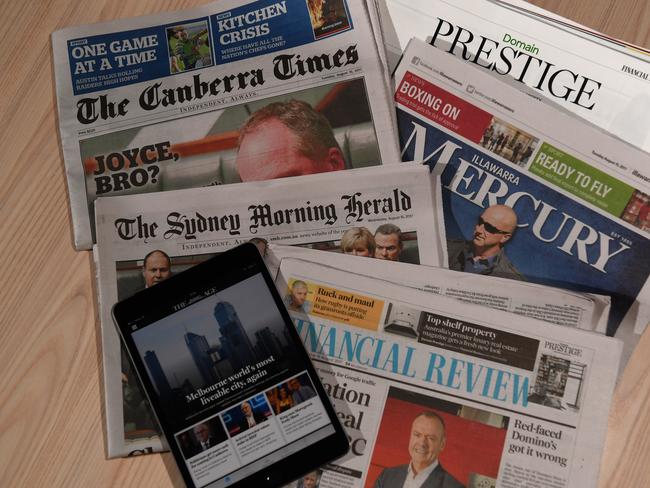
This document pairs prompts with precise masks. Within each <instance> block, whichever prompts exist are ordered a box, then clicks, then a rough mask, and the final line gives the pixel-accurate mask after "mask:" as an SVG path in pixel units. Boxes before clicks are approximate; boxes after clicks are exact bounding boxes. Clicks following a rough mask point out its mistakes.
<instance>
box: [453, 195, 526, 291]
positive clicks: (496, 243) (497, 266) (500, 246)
mask: <svg viewBox="0 0 650 488" xmlns="http://www.w3.org/2000/svg"><path fill="white" fill-rule="evenodd" d="M516 229H517V214H516V213H515V211H514V210H513V209H512V208H510V207H508V206H506V205H492V206H490V207H488V208H486V209H485V211H484V212H483V213H482V214H481V216H480V217H479V218H478V221H477V222H476V224H475V225H474V232H473V238H472V240H471V241H464V240H448V241H447V254H448V256H449V269H451V270H454V271H464V272H466V273H476V274H483V275H491V276H499V277H501V278H510V279H511V280H520V281H526V279H525V278H524V276H523V275H522V274H521V273H520V272H519V271H518V270H517V268H516V267H515V266H514V264H512V262H510V260H509V259H508V257H507V256H506V252H505V249H504V247H505V245H506V244H507V243H508V242H509V241H510V240H511V239H512V236H513V235H514V233H515V230H516Z"/></svg>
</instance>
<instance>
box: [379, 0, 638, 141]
mask: <svg viewBox="0 0 650 488" xmlns="http://www.w3.org/2000/svg"><path fill="white" fill-rule="evenodd" d="M377 2H378V6H379V9H380V13H381V15H382V18H381V28H382V29H383V31H384V37H385V40H386V49H387V51H388V53H389V59H390V60H391V63H396V62H397V60H399V56H400V55H401V52H402V50H403V49H404V48H405V47H406V44H407V43H408V41H409V39H410V38H411V37H417V38H419V39H421V40H423V41H428V42H430V43H431V44H432V45H434V46H436V47H437V48H439V49H440V50H442V51H444V52H448V53H452V54H454V55H455V56H456V57H457V58H459V59H463V60H464V61H467V62H468V63H470V64H472V65H473V66H476V67H479V68H482V69H484V70H485V72H486V73H490V74H492V75H494V76H498V77H499V78H500V79H502V80H503V81H505V82H508V83H510V84H511V85H513V86H516V87H518V88H519V89H522V90H523V89H525V90H526V92H527V93H529V94H531V95H532V96H534V97H536V98H543V99H548V100H550V101H552V102H555V103H557V104H559V105H561V106H562V107H563V108H565V109H566V110H569V111H571V112H573V113H575V114H577V115H578V116H580V117H583V118H585V119H586V120H588V121H589V122H591V123H593V124H595V125H596V126H598V127H600V128H602V129H605V130H607V131H609V132H611V133H612V134H615V135H617V136H618V137H620V138H621V139H623V140H624V141H627V142H629V143H631V144H633V145H635V146H637V147H640V148H642V149H644V150H645V151H650V136H649V134H650V90H648V88H649V87H650V85H649V84H648V73H650V62H649V60H648V58H647V57H646V56H638V55H636V54H633V53H630V52H624V51H622V50H620V49H617V48H615V47H613V46H611V45H607V44H606V43H603V42H596V41H594V40H593V39H590V38H588V37H585V36H583V34H581V33H578V32H577V31H576V30H571V29H566V28H563V27H560V26H558V25H554V24H551V23H548V22H545V21H543V20H541V19H539V18H538V17H535V16H531V15H529V14H527V13H524V12H521V11H520V10H516V9H513V8H512V7H511V6H509V5H504V4H503V3H501V2H492V1H487V0H463V1H462V2H455V1H453V0H377Z"/></svg>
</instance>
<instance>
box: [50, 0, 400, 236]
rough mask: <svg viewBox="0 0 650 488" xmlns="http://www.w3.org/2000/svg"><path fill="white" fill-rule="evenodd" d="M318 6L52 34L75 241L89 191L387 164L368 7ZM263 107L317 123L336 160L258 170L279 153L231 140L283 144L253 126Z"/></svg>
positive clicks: (233, 1)
mask: <svg viewBox="0 0 650 488" xmlns="http://www.w3.org/2000/svg"><path fill="white" fill-rule="evenodd" d="M312 3H314V5H312ZM317 4H319V2H309V3H307V2H305V0H281V1H273V0H270V1H269V0H264V1H259V2H255V3H247V2H242V1H240V0H226V1H219V2H215V3H211V4H208V5H206V6H203V7H200V8H195V9H192V10H188V11H181V12H174V13H167V14H161V15H154V16H147V17H140V18H136V19H126V20H121V21H116V22H110V23H105V24H98V25H92V26H84V27H75V28H69V29H64V30H61V31H57V32H55V33H54V34H53V35H52V44H53V50H54V59H55V60H56V61H55V75H56V87H57V101H58V111H59V128H60V132H61V142H62V146H63V155H64V158H65V167H66V173H67V179H68V189H69V192H70V207H71V214H72V223H73V228H74V239H75V247H76V248H77V249H90V247H91V246H92V244H93V242H95V233H94V227H95V225H94V202H95V200H96V199H97V198H98V197H105V196H116V195H127V194H135V193H138V194H139V193H152V192H161V191H169V190H175V189H181V188H195V187H202V186H207V185H221V184H228V183H235V182H240V181H242V180H243V181H256V180H260V179H270V178H276V177H280V176H294V175H298V174H306V173H314V172H320V171H325V170H327V171H331V170H339V169H347V168H359V167H365V166H369V165H376V164H382V163H384V162H391V163H394V162H397V161H398V160H399V153H398V150H397V140H396V137H395V130H394V129H395V128H394V119H395V115H394V110H393V109H392V106H391V103H390V100H391V94H390V91H389V88H388V72H387V70H386V68H385V63H382V62H381V61H382V57H381V56H380V54H379V52H380V51H379V48H380V47H381V51H382V52H383V46H378V45H377V44H376V42H375V36H374V34H373V32H372V28H371V24H370V18H369V15H368V11H367V9H366V6H365V5H364V4H362V3H359V2H339V5H338V6H336V5H332V6H330V7H328V8H327V10H326V11H325V10H324V8H323V5H320V8H317ZM320 4H322V2H320ZM262 109H263V110H262ZM255 113H257V118H255V119H252V118H251V117H250V116H251V114H255ZM318 114H320V115H321V116H323V117H324V120H319V118H318V117H317V115H318ZM269 115H275V116H277V117H284V119H285V120H287V119H292V120H293V124H294V125H296V126H302V127H306V126H316V127H317V130H318V132H317V135H316V136H315V137H318V138H320V140H321V142H319V144H325V145H326V148H336V154H330V155H328V159H327V160H326V161H321V162H320V164H319V165H315V164H313V165H312V167H309V168H305V167H296V165H290V164H289V163H286V164H284V165H281V164H274V165H273V167H270V166H271V165H270V164H269V163H268V160H269V159H271V160H277V159H283V158H284V157H285V155H281V154H279V153H278V151H279V150H280V149H279V148H269V143H270V140H267V141H259V140H255V141H252V142H251V140H250V139H249V140H248V141H247V140H245V139H244V138H243V135H244V134H243V132H247V131H248V132H252V131H253V129H255V128H258V131H259V127H261V128H262V129H263V131H264V132H269V135H268V136H267V137H268V138H269V139H271V140H273V141H276V145H279V144H280V143H284V142H285V141H287V140H288V139H287V138H288V137H289V136H288V135H287V134H286V133H279V131H280V130H281V129H277V128H275V129H276V130H275V132H273V133H271V132H270V129H274V128H273V127H271V128H269V127H266V126H264V125H263V122H264V120H265V119H264V116H267V117H268V116H269ZM247 120H248V121H249V124H246V125H245V122H246V121H247ZM330 127H331V128H332V129H333V132H334V134H333V136H332V135H331V134H329V132H331V130H330ZM240 135H241V136H242V139H239V137H240ZM244 143H245V144H244ZM242 144H244V145H245V146H246V151H245V154H243V155H242V154H240V155H239V156H238V149H240V146H241V145H242ZM262 144H263V147H260V145H262ZM311 144H312V146H313V145H315V144H316V143H315V142H312V143H311ZM300 150H301V152H302V153H309V152H310V151H313V149H310V148H309V147H301V148H300ZM262 151H264V155H262V154H261V152H262ZM274 151H275V152H274ZM260 158H263V159H266V160H267V164H266V167H265V168H262V167H261V166H260V165H258V164H257V162H258V161H259V159H260Z"/></svg>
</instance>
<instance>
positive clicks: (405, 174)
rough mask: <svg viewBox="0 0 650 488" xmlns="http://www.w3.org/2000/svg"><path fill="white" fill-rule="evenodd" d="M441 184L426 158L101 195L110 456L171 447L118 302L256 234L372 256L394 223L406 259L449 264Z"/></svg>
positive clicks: (261, 242) (260, 238)
mask: <svg viewBox="0 0 650 488" xmlns="http://www.w3.org/2000/svg"><path fill="white" fill-rule="evenodd" d="M436 185H439V179H438V178H436V177H433V178H432V177H431V175H430V173H429V169H428V168H427V167H426V166H424V165H421V164H407V165H406V167H405V165H404V164H399V165H397V164H395V165H387V166H381V167H375V168H363V169H356V170H350V171H347V172H346V173H345V175H342V174H340V173H323V174H319V175H308V176H300V177H296V178H283V179H278V180H271V181H263V182H250V183H242V184H241V185H227V186H220V187H209V188H196V189H188V190H177V191H175V192H170V193H164V194H163V193H155V194H143V195H128V196H123V197H121V198H101V199H98V201H97V222H98V244H97V252H98V256H99V257H98V259H97V260H98V262H99V302H100V307H101V311H100V320H101V326H102V327H101V328H102V349H103V351H102V352H103V361H104V388H105V392H104V393H105V402H106V421H107V442H108V454H109V456H110V457H115V456H127V455H134V454H141V453H146V452H154V451H160V450H161V449H162V447H163V446H162V445H161V443H160V441H159V439H158V437H157V432H156V425H155V423H154V422H153V421H152V416H151V415H150V414H149V411H148V405H147V404H146V401H145V399H144V397H143V395H142V394H141V391H140V389H139V388H140V386H139V383H138V381H137V378H136V377H135V376H134V375H133V373H132V372H131V370H130V364H129V361H128V358H127V357H126V355H125V354H123V349H122V347H121V344H120V341H119V337H118V334H117V332H116V330H115V328H114V325H113V322H112V319H111V312H110V311H111V307H112V306H113V304H114V303H115V302H117V301H119V300H121V299H124V298H126V297H128V296H130V295H132V294H134V293H136V292H137V291H138V290H140V289H143V288H145V287H147V286H153V285H155V284H156V283H158V282H160V281H163V280H165V279H167V278H169V277H170V276H171V275H172V274H173V273H178V272H180V271H182V270H184V269H187V268H189V267H191V266H193V265H194V264H197V263H199V262H202V261H204V260H206V259H208V258H210V257H212V256H214V255H215V254H217V253H220V252H222V251H225V250H226V249H228V248H230V247H233V246H236V245H238V244H241V243H242V242H247V241H253V242H254V243H256V244H257V245H258V247H259V248H260V249H261V251H264V250H265V243H266V242H271V243H275V242H278V243H284V244H290V245H301V246H306V247H311V248H314V249H320V250H330V251H340V250H341V248H342V247H343V248H344V249H345V250H346V251H348V252H354V253H355V254H357V255H359V256H364V255H368V254H371V253H374V252H375V248H374V242H375V239H374V235H375V234H376V233H377V232H380V233H382V232H383V233H385V234H390V232H389V231H391V232H392V231H394V232H397V233H398V234H400V235H401V237H402V240H403V247H401V248H400V249H399V250H397V251H398V252H399V254H400V258H401V259H402V260H404V261H409V262H412V263H416V264H427V265H434V266H440V265H441V264H442V262H443V261H442V249H441V248H442V242H441V240H440V239H441V237H440V236H439V235H438V233H437V230H436V229H437V228H438V227H439V226H440V225H442V224H438V223H437V222H436V220H437V219H441V218H442V216H441V215H440V216H437V217H436V216H435V215H434V218H433V221H432V208H434V200H435V199H436V198H437V197H436V195H437V194H438V193H439V190H438V189H437V188H436ZM382 237H384V235H383V234H382ZM388 237H391V238H392V234H391V235H389V236H388ZM377 241H378V242H379V241H380V237H379V236H378V238H377ZM385 244H386V246H385V247H386V250H385V251H386V252H392V251H391V250H390V249H389V248H390V242H388V243H385ZM363 245H365V247H363ZM380 251H382V252H383V251H384V250H383V249H382V250H380ZM397 251H396V252H397ZM324 254H325V253H324ZM382 256H383V254H382V253H379V254H378V257H382Z"/></svg>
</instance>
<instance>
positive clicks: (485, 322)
mask: <svg viewBox="0 0 650 488" xmlns="http://www.w3.org/2000/svg"><path fill="white" fill-rule="evenodd" d="M276 285H277V286H278V288H279V289H280V290H283V293H284V294H285V295H286V296H287V297H292V298H291V300H292V302H293V304H294V307H289V309H290V310H291V312H290V313H291V314H292V317H293V320H294V323H295V325H296V328H297V329H298V331H299V334H300V336H301V338H302V340H303V343H304V344H305V346H306V348H307V350H308V352H309V353H310V355H311V357H312V360H313V361H314V363H315V366H316V369H317V371H318V373H319V376H320V378H321V380H322V382H323V383H324V385H325V388H326V390H328V393H329V395H330V398H331V400H332V402H333V404H334V407H335V409H336V410H337V412H338V415H339V418H341V420H342V421H343V423H344V425H345V427H346V428H347V432H348V435H349V438H350V444H351V453H350V455H349V456H348V457H347V458H343V459H342V460H338V461H334V462H333V463H332V464H330V465H326V466H323V467H322V468H321V472H320V473H316V475H317V476H320V485H319V486H320V487H321V488H333V487H337V488H338V487H346V488H347V487H350V488H351V487H361V486H363V487H367V488H371V487H377V488H379V487H389V486H390V487H393V486H402V484H403V482H404V480H405V479H406V475H407V471H408V467H409V465H411V466H413V467H414V468H415V469H417V470H418V472H420V473H427V471H426V470H427V469H429V471H430V473H431V474H424V475H423V476H425V480H426V481H424V482H425V484H424V485H423V486H427V485H426V483H431V486H445V487H464V486H468V487H474V488H478V487H483V486H496V487H501V488H515V487H517V488H518V487H521V486H536V487H540V488H542V487H544V488H546V487H548V488H551V487H552V488H561V487H567V488H568V487H577V486H580V487H582V486H585V487H587V486H596V483H597V479H598V470H599V465H600V458H601V454H602V447H603V443H604V439H605V432H606V428H607V415H608V411H609V404H610V402H611V397H612V393H613V389H614V384H615V379H616V370H617V368H618V362H619V359H620V354H621V343H620V341H618V340H617V339H614V338H611V337H606V336H604V335H601V334H594V333H592V332H587V331H581V330H578V329H574V328H570V327H561V326H557V325H552V324H548V323H543V322H540V321H537V320H535V319H530V318H526V317H517V316H513V315H512V314H509V313H506V312H503V311H499V310H491V311H489V313H486V311H485V310H486V309H485V308H483V307H477V306H474V305H470V304H464V305H462V306H460V307H459V305H458V302H456V301H453V300H450V299H448V298H445V297H441V296H437V295H432V294H431V293H426V292H423V291H419V290H414V289H412V288H405V287H402V286H399V285H396V284H394V283H388V282H386V281H379V280H376V279H373V278H370V277H368V276H361V275H356V274H354V273H351V272H347V271H341V270H337V269H335V268H331V267H326V266H323V265H320V264H316V263H310V262H306V261H303V260H297V259H293V258H285V259H283V260H282V262H281V264H280V276H279V277H278V280H277V281H276ZM301 288H306V289H307V294H306V297H304V298H301V297H300V296H298V297H297V298H293V297H294V296H295V292H296V290H298V291H299V290H300V289H301ZM292 308H293V310H292ZM406 329H410V330H412V331H415V332H416V335H415V336H413V335H410V334H404V333H402V332H403V331H404V330H406ZM434 461H437V462H438V466H437V467H434V466H435V464H434ZM436 479H437V480H440V481H439V484H435V482H434V480H436ZM442 480H444V482H443V481H442ZM294 486H295V485H294Z"/></svg>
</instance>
